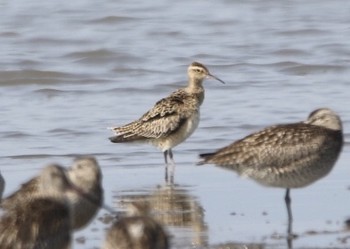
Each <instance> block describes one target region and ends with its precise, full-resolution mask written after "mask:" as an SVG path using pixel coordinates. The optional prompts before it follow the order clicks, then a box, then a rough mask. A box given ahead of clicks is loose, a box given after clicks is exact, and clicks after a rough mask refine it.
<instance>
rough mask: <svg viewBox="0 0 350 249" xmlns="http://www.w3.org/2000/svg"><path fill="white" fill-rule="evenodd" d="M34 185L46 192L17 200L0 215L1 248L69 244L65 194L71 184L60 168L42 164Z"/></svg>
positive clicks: (65, 247)
mask: <svg viewBox="0 0 350 249" xmlns="http://www.w3.org/2000/svg"><path fill="white" fill-rule="evenodd" d="M38 188H39V189H40V191H41V192H42V193H46V194H43V195H41V196H40V197H37V198H32V199H23V200H21V201H18V202H17V205H16V206H14V207H13V208H11V209H9V210H5V213H4V214H3V216H2V217H0V248H1V249H13V248H18V249H69V248H71V217H70V209H69V205H68V202H67V199H66V196H65V192H66V191H67V190H68V189H69V188H71V186H70V184H69V182H68V180H67V178H66V175H65V172H64V170H63V168H62V167H60V166H57V165H50V166H47V167H45V168H44V169H43V171H42V172H41V174H40V178H39V181H38Z"/></svg>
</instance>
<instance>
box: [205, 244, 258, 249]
mask: <svg viewBox="0 0 350 249" xmlns="http://www.w3.org/2000/svg"><path fill="white" fill-rule="evenodd" d="M211 248H212V249H264V248H265V246H264V245H262V244H243V243H242V244H241V243H225V244H219V245H214V246H213V247H211Z"/></svg>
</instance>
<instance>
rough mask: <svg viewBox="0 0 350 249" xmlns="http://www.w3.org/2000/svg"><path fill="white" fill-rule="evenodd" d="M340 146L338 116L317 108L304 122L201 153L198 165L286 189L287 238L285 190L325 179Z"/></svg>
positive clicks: (337, 155) (340, 136)
mask: <svg viewBox="0 0 350 249" xmlns="http://www.w3.org/2000/svg"><path fill="white" fill-rule="evenodd" d="M342 146H343V131H342V122H341V119H340V117H339V116H338V115H337V114H336V113H335V112H334V111H332V110H330V109H328V108H321V109H317V110H315V111H313V112H311V114H310V115H309V117H308V119H307V120H306V121H304V122H299V123H292V124H281V125H275V126H271V127H268V128H265V129H263V130H262V131H260V132H257V133H253V134H251V135H249V136H247V137H245V138H243V139H240V140H238V141H236V142H234V143H232V144H230V145H228V146H226V147H224V148H222V149H219V150H218V151H216V152H214V153H208V154H201V155H200V157H201V158H202V159H203V160H202V161H201V162H199V163H198V164H199V165H201V164H205V163H212V164H216V165H217V166H220V167H223V168H226V169H230V170H233V171H236V172H237V173H238V174H239V175H241V176H244V177H250V178H252V179H253V180H255V181H257V182H258V183H260V184H262V185H266V186H272V187H279V188H285V189H286V195H285V202H286V206H287V211H288V235H289V236H290V235H291V234H292V227H291V224H292V211H291V207H290V204H291V199H290V196H289V190H290V189H291V188H301V187H305V186H307V185H309V184H311V183H313V182H315V181H317V180H319V179H320V178H322V177H324V176H326V175H327V174H328V173H329V172H330V171H331V169H332V168H333V166H334V164H335V163H336V161H337V159H338V157H339V154H340V152H341V149H342Z"/></svg>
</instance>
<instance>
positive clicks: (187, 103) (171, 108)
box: [140, 89, 197, 121]
mask: <svg viewBox="0 0 350 249" xmlns="http://www.w3.org/2000/svg"><path fill="white" fill-rule="evenodd" d="M192 99H193V97H192V96H191V95H190V94H188V93H187V92H186V91H185V90H184V89H178V90H176V91H175V92H173V93H172V94H170V95H169V96H168V97H165V98H162V99H161V100H159V101H157V102H156V104H155V105H154V106H153V107H152V108H151V109H150V110H149V111H148V112H146V113H145V114H144V115H143V116H142V117H141V118H140V120H142V121H148V120H149V119H153V118H156V117H158V118H163V117H166V116H170V115H179V116H184V117H186V116H188V115H190V114H191V113H192V112H193V111H195V110H196V108H197V106H196V104H195V101H191V100H192Z"/></svg>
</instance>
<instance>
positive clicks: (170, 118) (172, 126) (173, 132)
mask: <svg viewBox="0 0 350 249" xmlns="http://www.w3.org/2000/svg"><path fill="white" fill-rule="evenodd" d="M187 73H188V85H187V86H186V87H184V88H180V89H178V90H176V91H175V92H173V93H172V94H170V95H169V96H168V97H166V98H163V99H161V100H159V101H158V102H157V103H156V104H155V105H154V106H153V107H152V108H151V109H150V110H149V111H148V112H146V113H145V114H144V115H143V116H142V117H141V118H140V119H138V120H136V121H134V122H131V123H129V124H126V125H124V126H121V127H112V128H111V130H112V131H114V132H115V136H113V137H110V138H109V139H110V141H111V142H113V143H124V142H148V143H151V144H152V145H154V146H156V147H157V148H159V149H161V150H162V151H163V154H164V159H165V164H166V171H165V178H166V179H167V178H168V166H174V165H175V162H174V160H173V152H172V148H174V147H175V146H176V145H178V144H180V143H182V142H183V141H185V140H186V139H187V138H188V137H189V136H190V135H191V134H192V133H193V132H194V131H195V129H196V128H197V126H198V123H199V109H200V106H201V104H202V103H203V100H204V87H203V81H204V79H206V78H212V79H216V80H218V81H220V82H222V83H224V81H222V80H220V79H219V78H217V77H215V76H213V75H212V74H210V72H209V70H208V69H207V68H206V67H205V66H204V65H202V64H200V63H198V62H193V63H192V64H191V65H190V66H189V67H188V70H187Z"/></svg>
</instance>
